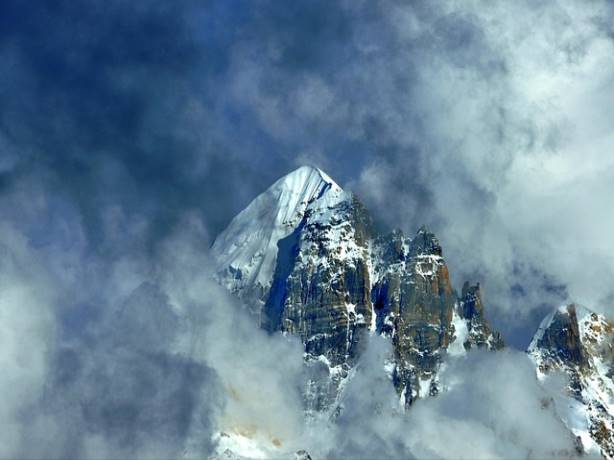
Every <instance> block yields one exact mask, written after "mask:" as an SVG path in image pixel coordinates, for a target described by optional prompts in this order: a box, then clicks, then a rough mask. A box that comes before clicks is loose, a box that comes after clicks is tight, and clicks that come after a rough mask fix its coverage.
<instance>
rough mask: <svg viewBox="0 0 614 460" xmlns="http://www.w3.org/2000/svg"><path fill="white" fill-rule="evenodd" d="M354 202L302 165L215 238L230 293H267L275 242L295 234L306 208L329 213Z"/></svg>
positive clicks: (318, 172) (219, 267)
mask: <svg viewBox="0 0 614 460" xmlns="http://www.w3.org/2000/svg"><path fill="white" fill-rule="evenodd" d="M348 199H350V194H348V193H346V192H344V191H343V189H342V188H341V187H339V185H337V183H336V182H335V181H334V180H332V179H331V178H330V176H328V175H327V174H326V173H324V172H323V171H322V170H320V169H318V168H315V167H311V166H301V167H300V168H298V169H296V170H294V171H292V172H290V173H289V174H287V175H285V176H283V177H282V178H280V179H279V180H277V181H276V182H275V183H274V184H273V185H271V187H269V188H268V189H267V190H266V191H265V192H263V193H261V194H260V195H259V196H258V197H256V198H255V199H254V200H253V201H252V202H251V203H250V204H249V205H248V206H247V207H246V208H245V209H244V210H243V211H241V212H240V213H239V214H238V215H237V216H236V217H235V218H234V219H233V220H232V221H231V222H230V224H229V225H228V227H227V228H226V229H225V230H224V231H223V232H222V233H221V234H220V235H219V236H218V237H217V238H216V240H215V242H214V243H213V246H212V248H211V249H212V253H213V256H214V258H215V260H216V263H217V271H218V272H219V273H222V278H223V279H222V280H221V281H222V282H223V284H225V285H226V286H227V287H228V288H229V289H230V290H231V291H233V292H236V291H239V290H244V289H245V288H249V290H251V289H256V290H259V291H266V289H267V288H268V287H270V284H271V280H272V278H273V273H274V270H275V264H276V260H277V252H278V247H277V243H278V242H279V241H280V240H282V239H283V238H286V237H287V236H289V235H290V234H291V233H292V232H294V231H295V230H296V228H297V226H298V225H299V224H300V222H301V220H302V218H303V216H304V215H305V212H306V211H307V209H308V207H310V206H313V207H317V208H318V209H327V208H330V207H333V206H335V205H337V204H339V203H340V202H342V201H345V200H348Z"/></svg>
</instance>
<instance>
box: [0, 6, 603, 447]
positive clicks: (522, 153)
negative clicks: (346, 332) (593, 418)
mask: <svg viewBox="0 0 614 460" xmlns="http://www.w3.org/2000/svg"><path fill="white" fill-rule="evenodd" d="M613 18H614V13H613V10H612V4H611V2H607V1H598V0H591V1H587V2H584V1H582V2H581V1H573V0H561V1H556V2H555V1H543V2H540V1H528V0H527V1H514V2H503V1H496V2H492V1H458V2H455V1H451V2H450V1H431V0H429V1H423V2H422V1H416V2H405V1H395V0H385V1H381V2H371V1H361V0H351V1H345V0H342V1H339V2H328V1H320V0H317V1H302V0H300V1H296V2H282V1H269V0H264V1H259V2H253V1H251V0H250V1H242V0H237V1H217V0H214V1H207V2H200V1H190V0H186V1H173V2H166V1H155V0H154V1H151V2H145V3H141V2H138V4H137V3H136V2H125V1H120V0H110V1H106V2H100V1H97V0H86V1H83V2H74V1H68V0H64V1H53V2H52V1H42V2H36V4H35V5H34V4H28V5H25V4H24V2H21V1H17V0H5V1H2V2H0V30H1V32H0V57H1V58H2V63H3V65H2V70H1V71H0V100H1V101H2V104H0V216H1V218H0V364H2V370H3V371H2V372H0V392H1V393H2V395H3V397H2V398H0V419H1V420H2V422H3V424H2V429H1V430H0V458H28V457H29V458H41V457H44V458H127V457H129V458H132V457H144V458H146V457H158V458H159V457H161V456H164V457H179V456H182V455H185V456H188V457H190V456H195V457H202V455H203V453H206V452H209V451H210V450H211V449H213V448H214V442H212V441H211V435H212V434H214V433H215V432H217V431H218V430H219V429H223V428H224V427H227V426H232V427H241V429H244V430H246V431H250V432H251V431H253V429H254V427H257V428H258V432H259V433H260V434H261V436H262V437H263V438H266V439H270V438H271V437H276V438H279V439H283V441H284V445H286V446H287V447H288V448H290V447H292V448H293V447H295V446H296V447H297V448H302V447H307V448H308V449H312V450H313V451H314V452H319V453H320V454H322V455H330V456H333V455H341V454H342V453H346V454H350V453H351V454H352V455H355V456H361V455H362V456H365V457H366V456H369V455H373V454H374V452H376V451H377V452H378V453H381V455H384V453H385V455H389V456H391V457H399V456H400V457H405V458H406V457H407V456H409V455H415V456H418V457H425V456H426V457H440V456H441V457H454V458H456V457H458V456H466V457H471V456H482V457H485V458H487V457H509V456H519V457H520V456H522V457H526V456H529V457H534V458H538V457H540V456H549V455H550V453H551V452H552V449H554V448H555V447H556V449H558V450H557V452H559V454H560V455H562V456H565V455H567V452H572V454H570V455H573V445H572V443H571V441H570V440H569V439H568V436H567V434H566V432H565V431H564V430H562V428H561V426H560V424H559V423H558V422H556V420H555V419H554V418H553V417H552V414H551V405H548V404H547V403H543V401H542V400H543V398H544V396H543V394H542V393H541V390H539V389H538V388H537V386H536V385H534V380H533V375H532V372H531V370H530V369H529V366H528V364H527V363H526V360H525V358H524V357H523V356H522V355H521V354H519V353H515V352H509V353H504V354H496V355H482V354H478V355H472V357H470V358H468V360H467V361H466V362H463V363H462V365H461V364H454V363H450V364H449V375H450V376H458V377H455V378H457V379H458V381H457V382H450V388H451V390H450V392H449V393H446V394H444V395H441V397H439V398H436V399H433V400H428V401H421V402H419V403H418V404H416V406H415V407H414V408H412V411H411V413H410V414H409V415H408V416H407V417H403V416H400V415H398V414H397V415H394V413H395V411H396V410H397V409H396V401H395V396H394V394H393V393H392V390H391V387H390V384H389V383H388V381H387V380H386V378H385V376H384V374H383V370H382V369H380V367H381V366H380V364H381V361H380V360H379V359H376V358H377V357H378V356H381V354H382V353H386V345H385V343H381V342H375V343H374V344H372V348H371V349H370V354H368V355H367V357H365V363H364V364H363V365H362V366H361V367H360V368H359V370H358V371H357V376H356V379H355V380H354V381H353V383H352V385H351V387H349V388H348V393H347V398H348V399H347V401H346V403H345V405H346V410H345V412H344V413H343V414H342V416H341V418H340V419H339V421H338V423H337V424H336V425H335V426H333V427H330V426H328V425H326V426H325V427H323V428H320V427H317V426H316V427H311V428H309V427H305V426H304V420H303V417H302V413H301V411H300V404H301V403H300V391H301V383H300V382H301V380H302V378H303V377H304V376H303V375H302V372H303V369H302V366H301V359H302V350H301V347H300V345H299V344H297V343H296V341H294V340H293V339H292V338H281V337H276V336H268V335H266V334H264V333H263V332H261V331H259V330H257V329H256V328H255V327H254V325H253V323H251V322H250V321H249V319H248V318H245V316H244V315H243V313H242V312H241V309H240V308H239V307H238V306H237V305H235V303H234V301H233V300H232V299H230V298H229V297H228V296H227V294H225V293H224V292H222V291H221V290H220V289H219V288H218V287H216V286H215V285H213V284H212V283H211V282H210V281H209V276H208V275H209V268H210V266H211V264H210V263H209V262H208V254H207V251H208V250H207V248H208V247H209V245H210V243H211V241H212V238H213V237H214V236H215V235H216V234H217V233H218V232H219V231H220V230H221V229H222V228H223V227H224V225H225V224H226V223H227V222H228V221H229V219H230V218H231V217H232V216H233V215H234V214H236V213H237V212H238V211H239V210H240V209H241V208H242V207H243V206H245V205H246V204H247V203H248V202H249V200H251V199H252V198H253V197H254V196H255V195H256V194H257V193H258V192H261V191H262V190H263V189H264V188H265V187H267V186H268V185H269V184H270V183H272V182H273V181H274V180H275V179H277V178H278V177H279V176H281V175H282V174H284V173H286V172H288V171H289V170H291V169H292V168H293V167H295V166H296V165H298V164H303V163H311V164H315V165H318V166H320V167H322V168H323V169H325V170H326V171H327V172H328V173H329V174H330V175H331V176H333V177H334V178H335V179H336V180H337V181H338V182H339V183H341V184H342V185H345V186H346V188H349V189H352V190H355V191H356V192H357V193H358V194H359V196H360V197H361V199H362V200H363V201H364V202H365V203H366V204H367V205H368V207H369V208H370V210H371V211H372V212H373V213H374V214H375V216H376V217H377V219H378V221H379V222H380V223H381V225H382V226H400V227H402V228H403V229H404V230H406V231H407V232H410V233H411V232H413V231H415V230H416V229H417V228H418V227H419V226H420V225H421V224H423V223H426V224H427V225H429V226H430V227H432V229H433V230H434V231H435V232H436V233H437V234H438V235H439V236H440V238H441V240H442V244H443V247H444V251H445V255H446V257H447V259H448V265H449V266H450V268H451V272H452V274H453V276H454V277H455V279H454V281H455V283H456V284H457V285H459V284H460V283H461V282H462V281H463V280H464V279H471V280H476V281H477V280H479V281H481V282H482V286H483V287H484V288H485V292H486V304H487V305H488V314H489V315H491V316H494V318H493V319H494V322H495V324H496V326H497V327H499V328H500V329H502V332H503V334H504V336H505V337H506V339H507V341H508V343H511V344H512V345H513V346H516V347H518V348H523V347H525V346H526V345H527V343H528V340H529V337H530V336H531V335H532V334H533V332H534V331H535V329H536V327H537V324H538V323H539V319H540V317H541V316H542V314H543V313H544V311H545V310H547V309H548V308H549V307H550V305H551V304H553V303H558V302H562V301H564V300H566V299H568V298H573V299H575V300H577V301H579V302H581V303H584V304H587V305H589V306H591V307H592V308H595V309H601V310H603V311H605V312H606V313H609V314H610V315H611V314H612V313H613V311H612V305H614V291H613V289H614V288H613V285H612V282H611V280H612V279H614V259H613V254H614V246H613V244H614V243H613V241H614V240H612V238H611V235H612V234H614V220H613V218H612V212H611V205H610V202H609V201H610V197H611V196H612V194H613V193H614V188H613V187H614V185H613V184H614V162H613V161H614V160H613V158H614V157H613V156H612V150H613V149H614V138H613V137H612V132H611V126H612V112H611V107H612V106H613V105H614V63H613V61H612V59H611V56H612V55H613V53H614V41H613V40H614V29H613V28H612V24H613V21H612V19H613ZM378 363H380V364H378ZM455 366H456V367H455ZM459 366H460V369H458V368H457V367H459ZM362 395H365V397H364V398H362V397H361V396H362ZM512 401H518V403H513V402H512ZM519 411H524V413H526V414H527V415H526V416H521V415H520V414H519ZM391 413H392V414H393V415H391ZM521 422H522V423H521ZM570 449H571V450H570ZM381 455H379V454H378V455H377V456H378V457H379V456H381Z"/></svg>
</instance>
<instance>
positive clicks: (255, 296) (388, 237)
mask: <svg viewBox="0 0 614 460" xmlns="http://www.w3.org/2000/svg"><path fill="white" fill-rule="evenodd" d="M284 203H285V204H284ZM271 219H273V220H274V222H273V223H271V222H270V220H271ZM273 243H274V244H273ZM213 249H214V251H213V252H214V255H215V256H216V260H217V262H218V276H219V280H220V282H221V283H222V284H224V285H225V286H227V287H228V288H229V289H230V290H231V291H232V292H235V293H236V294H237V295H238V296H239V297H242V298H243V299H244V300H246V301H247V302H250V305H251V308H252V311H254V314H255V316H256V317H257V319H258V320H259V321H260V324H261V326H262V327H263V328H265V329H266V330H268V331H270V332H275V331H281V332H283V333H289V334H294V335H297V336H299V337H300V338H301V340H302V342H303V344H304V346H305V359H306V362H307V363H308V374H309V379H308V382H307V385H306V391H305V399H306V404H307V409H308V410H313V411H323V410H331V411H334V410H335V408H336V404H335V401H336V400H337V396H338V395H339V393H340V391H341V389H342V387H343V383H344V381H345V379H347V377H348V375H350V373H351V369H352V368H353V366H354V365H355V363H356V361H357V359H358V358H359V357H360V355H361V353H362V350H363V348H364V347H365V345H366V340H365V338H366V337H367V336H368V335H369V334H381V335H384V336H387V337H389V338H390V339H391V341H392V344H393V356H391V357H390V362H389V365H388V366H387V368H388V369H389V370H390V377H391V378H392V380H393V382H394V384H395V386H396V388H397V390H398V392H399V396H400V398H401V401H402V402H403V403H404V404H405V405H406V406H409V405H410V404H411V403H412V402H413V401H414V400H415V399H416V398H418V397H422V396H428V395H434V394H436V393H437V392H439V391H440V388H439V386H438V370H439V367H440V365H441V363H442V359H443V357H444V356H445V355H446V354H448V353H451V354H457V353H459V352H464V351H465V350H467V349H470V348H471V347H472V346H480V347H488V348H492V349H497V348H500V347H501V346H503V342H502V340H501V337H500V336H499V335H498V334H497V333H496V332H493V331H492V330H491V328H490V327H489V325H488V322H487V321H486V318H485V314H484V307H483V304H482V300H481V296H480V291H479V286H476V287H470V286H469V285H466V286H465V288H464V289H463V292H462V296H461V297H460V298H459V297H458V296H457V293H456V292H455V291H454V289H453V288H452V285H451V283H450V277H449V273H448V267H447V265H446V263H445V260H444V258H443V251H442V248H441V245H440V243H439V241H438V239H437V238H436V237H435V235H434V234H433V233H431V232H430V231H429V230H428V229H426V228H425V227H422V228H420V229H419V231H418V232H417V233H416V235H414V236H413V237H412V238H409V237H406V236H404V235H403V233H402V232H401V231H399V230H395V231H393V232H391V233H387V234H382V233H380V232H378V231H376V230H375V228H374V226H373V223H372V220H371V217H370V215H369V213H368V211H367V210H366V208H365V207H364V206H363V205H362V203H361V202H360V201H359V199H358V198H357V197H356V196H355V195H353V194H351V193H346V192H344V191H343V190H342V189H341V188H340V187H339V186H338V185H337V184H335V183H334V181H332V179H330V177H328V176H327V175H326V174H324V173H322V172H321V171H319V170H317V169H315V168H306V167H303V168H299V169H298V170H297V171H295V172H293V173H290V174H289V175H288V176H285V177H284V178H282V179H280V180H279V181H277V182H276V183H275V184H274V185H273V186H272V187H271V189H269V190H267V191H266V192H264V193H263V194H262V195H261V196H260V197H258V198H256V200H254V202H252V204H250V205H249V206H248V207H247V208H246V209H245V210H244V211H242V212H241V213H240V214H239V215H238V216H237V217H236V218H235V219H234V220H233V221H232V222H231V224H230V225H229V228H228V229H227V230H225V231H224V232H223V233H222V235H221V236H220V237H219V238H218V239H217V240H216V242H215V243H214V245H213ZM238 274H240V275H238ZM250 280H251V281H250ZM451 345H455V346H454V347H453V348H454V349H451V348H450V346H451Z"/></svg>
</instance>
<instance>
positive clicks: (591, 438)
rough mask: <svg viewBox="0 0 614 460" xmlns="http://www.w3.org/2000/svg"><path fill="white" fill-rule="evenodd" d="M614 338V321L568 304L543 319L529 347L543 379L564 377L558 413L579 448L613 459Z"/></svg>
mask: <svg viewBox="0 0 614 460" xmlns="http://www.w3.org/2000/svg"><path fill="white" fill-rule="evenodd" d="M613 339H614V323H613V322H611V321H609V320H607V319H606V318H605V317H604V316H602V315H598V314H597V313H594V312H592V311H590V310H588V309H586V308H584V307H580V306H577V305H574V304H571V305H567V306H562V307H560V308H558V309H557V310H555V311H554V312H552V313H551V314H550V315H548V316H547V317H546V318H545V319H544V320H543V321H542V323H541V325H540V327H539V329H538V331H537V333H536V334H535V337H534V338H533V341H532V342H531V345H530V346H529V349H528V353H529V356H530V357H531V358H532V359H533V361H534V362H535V365H536V370H537V376H538V378H539V380H540V381H541V382H544V384H545V383H546V382H547V381H548V378H549V377H550V376H551V375H558V374H561V373H562V374H563V375H565V376H566V380H567V381H566V396H564V397H563V398H559V399H557V402H558V404H557V411H558V412H559V415H560V416H561V418H562V419H563V421H564V422H565V423H566V424H567V426H568V427H569V429H570V430H571V431H572V432H573V433H574V434H575V435H576V436H577V440H578V443H579V444H580V445H581V446H582V449H583V450H585V451H587V452H591V451H597V452H601V454H602V455H603V456H604V457H605V458H614V431H613V427H614V379H613V378H614V350H613V343H614V342H613Z"/></svg>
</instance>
